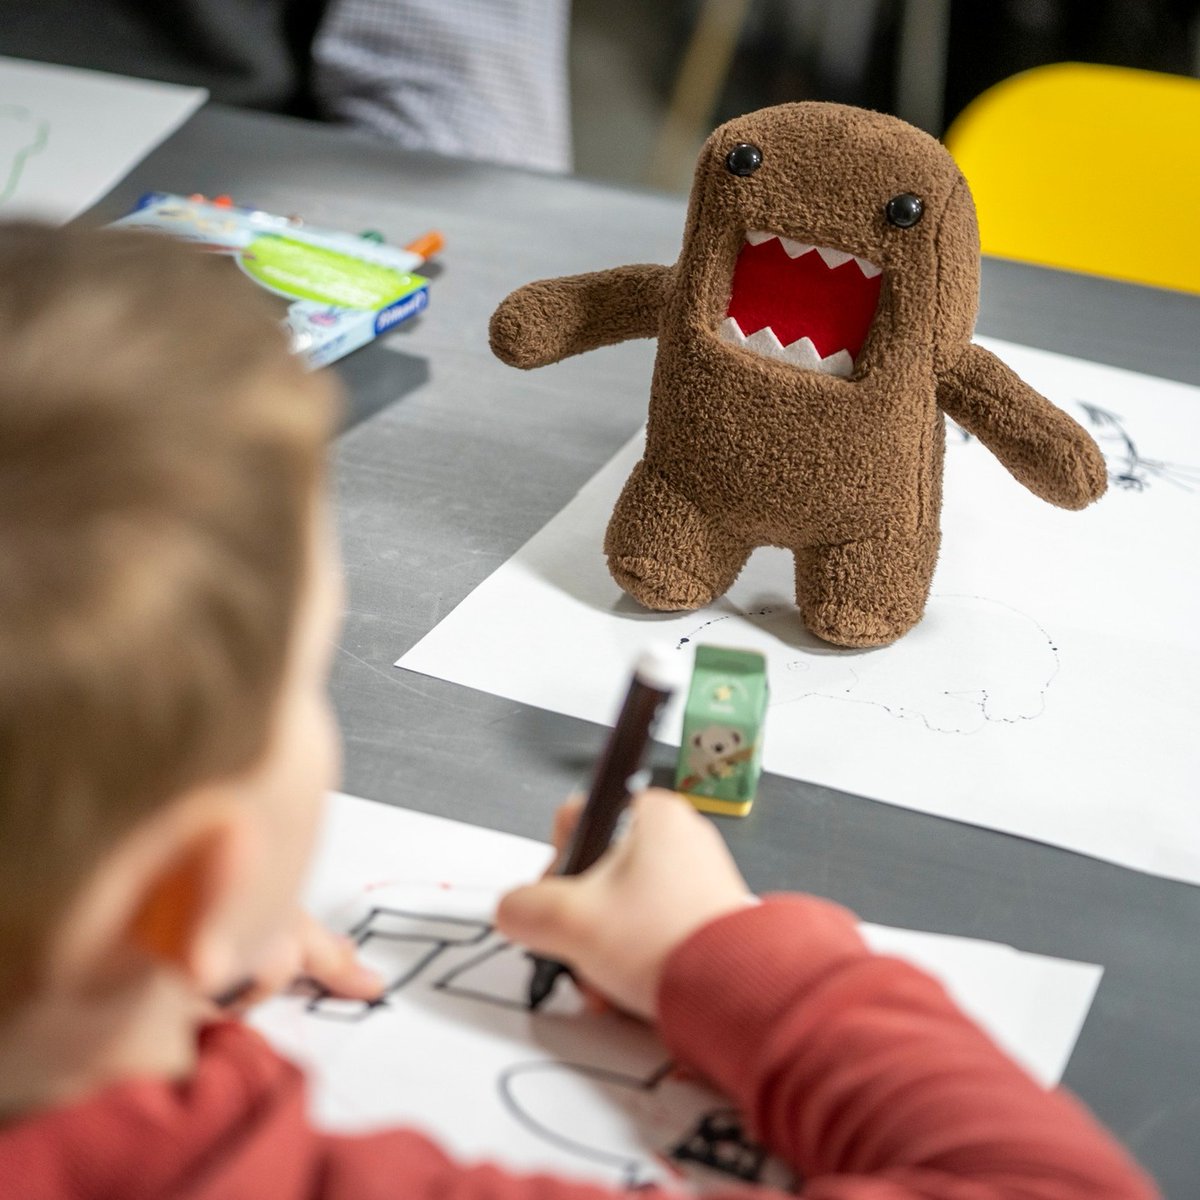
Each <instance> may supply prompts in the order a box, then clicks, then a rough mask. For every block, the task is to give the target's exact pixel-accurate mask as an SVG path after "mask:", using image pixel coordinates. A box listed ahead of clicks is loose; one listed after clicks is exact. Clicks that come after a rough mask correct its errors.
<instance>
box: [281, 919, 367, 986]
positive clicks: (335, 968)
mask: <svg viewBox="0 0 1200 1200" xmlns="http://www.w3.org/2000/svg"><path fill="white" fill-rule="evenodd" d="M306 922H307V924H306V927H305V928H304V931H303V934H302V938H303V962H302V964H301V971H302V973H303V974H304V975H305V976H307V977H308V978H309V979H312V980H314V981H315V982H317V983H319V984H320V985H321V986H322V987H324V988H326V989H327V990H328V991H329V992H331V993H332V994H333V995H335V996H343V997H345V998H346V999H348V1000H374V999H375V998H376V997H377V996H378V995H379V994H380V992H382V991H383V980H382V979H380V978H379V976H378V975H376V974H375V972H374V971H372V970H371V969H370V968H369V967H365V966H363V964H362V963H360V962H359V961H358V947H357V946H355V944H354V943H353V942H352V941H350V940H349V939H348V938H344V937H339V936H337V935H336V934H334V933H331V932H330V931H329V930H328V929H326V928H325V927H324V926H322V925H319V924H318V923H317V922H316V921H314V920H312V918H311V917H309V918H306Z"/></svg>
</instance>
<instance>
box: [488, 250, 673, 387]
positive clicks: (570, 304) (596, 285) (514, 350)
mask: <svg viewBox="0 0 1200 1200" xmlns="http://www.w3.org/2000/svg"><path fill="white" fill-rule="evenodd" d="M674 274H675V272H674V268H672V267H664V266H662V265H660V264H658V263H634V264H632V265H630V266H626V267H614V268H613V269H612V270H611V271H593V272H591V273H589V274H587V275H566V276H563V277H562V278H560V279H540V280H538V281H537V282H536V283H527V284H526V285H525V286H524V287H521V288H517V290H516V291H515V292H512V293H510V294H509V295H507V296H505V298H504V299H503V300H502V301H501V302H500V304H499V306H498V307H497V309H496V311H495V312H494V313H492V320H491V324H490V326H489V328H488V334H489V340H490V341H491V345H492V352H493V353H494V354H495V355H496V357H497V358H499V359H501V360H502V361H504V362H506V363H508V365H509V366H510V367H522V368H524V369H526V370H528V369H529V368H530V367H544V366H546V365H548V364H549V363H554V362H558V361H559V359H562V358H568V357H570V356H571V355H572V354H582V353H583V352H584V351H585V350H594V349H596V348H597V347H599V346H611V345H613V344H614V343H616V342H624V341H628V340H629V339H630V338H643V337H657V336H658V322H659V318H660V317H661V315H662V311H663V307H664V306H665V304H666V299H667V292H668V289H669V288H670V285H671V281H672V279H673V278H674Z"/></svg>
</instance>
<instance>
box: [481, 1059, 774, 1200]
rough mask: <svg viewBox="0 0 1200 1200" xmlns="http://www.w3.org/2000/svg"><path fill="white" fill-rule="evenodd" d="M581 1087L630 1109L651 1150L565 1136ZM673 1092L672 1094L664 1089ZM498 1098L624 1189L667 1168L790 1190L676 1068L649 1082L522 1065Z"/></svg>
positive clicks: (509, 1073)
mask: <svg viewBox="0 0 1200 1200" xmlns="http://www.w3.org/2000/svg"><path fill="white" fill-rule="evenodd" d="M574 1084H583V1085H584V1086H586V1087H589V1088H591V1087H598V1088H602V1089H604V1090H606V1091H607V1092H608V1094H609V1096H610V1098H611V1099H612V1101H613V1104H614V1106H617V1107H620V1108H623V1109H627V1110H631V1117H632V1120H633V1122H635V1123H636V1124H637V1126H638V1129H639V1135H640V1136H642V1137H644V1138H645V1141H646V1143H647V1144H645V1145H644V1146H638V1147H636V1148H634V1147H632V1146H628V1145H626V1146H621V1145H615V1144H613V1145H608V1146H606V1145H604V1144H603V1143H602V1141H601V1140H600V1139H599V1137H598V1136H597V1134H596V1133H595V1132H593V1131H592V1130H590V1129H589V1131H588V1134H587V1135H586V1136H579V1135H577V1134H576V1133H575V1132H574V1130H569V1131H568V1130H566V1129H564V1128H563V1127H562V1126H561V1125H559V1124H558V1123H557V1122H558V1121H559V1120H563V1121H567V1122H569V1121H570V1119H571V1113H570V1110H569V1106H568V1105H567V1104H566V1103H564V1098H565V1094H566V1093H565V1092H564V1091H563V1089H564V1087H565V1086H567V1085H574ZM671 1087H674V1088H675V1092H674V1094H672V1095H669V1096H666V1097H664V1096H663V1095H662V1094H661V1093H662V1092H663V1090H665V1089H668V1088H671ZM499 1089H500V1098H501V1101H502V1103H503V1104H504V1107H505V1108H506V1109H507V1111H508V1112H509V1113H510V1114H511V1116H512V1117H513V1119H514V1120H515V1121H516V1122H517V1123H518V1124H520V1125H521V1126H522V1128H524V1129H525V1130H526V1131H527V1132H529V1133H531V1134H533V1135H534V1136H536V1137H537V1138H539V1139H540V1140H542V1141H544V1142H546V1143H548V1144H549V1145H552V1146H554V1147H555V1148H556V1149H558V1150H561V1151H564V1152H566V1153H568V1154H571V1155H573V1156H574V1157H576V1158H579V1159H582V1160H584V1161H585V1162H589V1163H593V1164H595V1165H597V1166H600V1167H604V1168H606V1169H609V1170H612V1171H614V1172H616V1174H617V1176H618V1179H619V1183H620V1186H622V1187H625V1188H629V1189H636V1188H643V1187H647V1186H650V1185H651V1184H653V1183H655V1182H657V1181H659V1180H660V1179H661V1175H662V1168H663V1167H664V1166H665V1167H666V1170H667V1171H668V1172H669V1173H670V1174H671V1175H676V1176H679V1175H689V1176H693V1177H694V1176H695V1175H696V1173H697V1171H696V1169H697V1168H699V1169H700V1172H699V1173H700V1176H701V1178H703V1174H704V1173H705V1172H712V1173H715V1174H716V1175H717V1176H720V1177H724V1178H726V1179H728V1178H731V1177H732V1178H734V1179H737V1180H739V1181H741V1182H743V1183H766V1182H770V1183H772V1184H775V1185H776V1186H789V1185H791V1184H792V1183H793V1182H794V1181H793V1179H792V1177H791V1175H790V1173H789V1172H787V1171H786V1169H785V1168H784V1167H783V1166H782V1164H780V1163H779V1162H778V1161H777V1160H774V1159H772V1158H771V1157H770V1155H769V1154H768V1153H767V1151H766V1150H765V1149H764V1148H763V1147H762V1146H760V1145H758V1143H756V1142H754V1141H753V1140H752V1139H751V1138H750V1137H749V1136H748V1135H747V1133H746V1131H745V1128H744V1125H743V1122H742V1120H741V1118H740V1117H739V1116H738V1114H737V1112H736V1111H735V1110H734V1109H732V1108H730V1107H729V1106H728V1105H718V1106H717V1107H713V1106H712V1105H713V1097H712V1096H711V1095H710V1094H708V1093H707V1091H706V1090H705V1089H701V1088H699V1087H698V1086H697V1085H695V1084H691V1083H689V1082H687V1081H686V1080H683V1079H681V1078H680V1077H679V1075H678V1073H677V1071H676V1069H675V1065H674V1064H673V1063H671V1062H664V1063H660V1064H659V1065H657V1066H655V1067H654V1068H653V1069H652V1070H651V1071H649V1072H648V1073H646V1074H645V1075H631V1074H627V1073H625V1072H622V1071H614V1070H610V1069H609V1068H607V1067H597V1066H591V1065H587V1064H584V1063H576V1062H561V1061H555V1062H547V1061H538V1062H527V1063H517V1064H515V1065H514V1066H512V1067H509V1068H508V1069H507V1070H506V1071H504V1072H503V1073H502V1075H501V1076H500V1079H499Z"/></svg>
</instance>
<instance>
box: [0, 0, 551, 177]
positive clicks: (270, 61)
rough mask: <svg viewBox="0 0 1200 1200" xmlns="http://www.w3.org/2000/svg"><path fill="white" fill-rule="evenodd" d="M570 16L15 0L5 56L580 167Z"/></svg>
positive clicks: (301, 2) (358, 6)
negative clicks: (573, 127) (574, 159)
mask: <svg viewBox="0 0 1200 1200" xmlns="http://www.w3.org/2000/svg"><path fill="white" fill-rule="evenodd" d="M569 17H570V0H87V2H86V3H84V4H80V3H73V2H72V0H0V54H6V55H11V56H14V57H18V58H31V59H39V60H44V61H49V62H58V63H64V64H66V65H68V66H76V67H90V68H93V69H96V70H102V71H113V72H116V73H118V74H124V75H137V76H142V77H146V78H152V79H162V80H167V81H169V82H173V83H184V84H190V85H193V86H200V87H206V88H208V89H209V91H210V93H211V95H212V98H213V99H214V100H217V101H220V102H221V103H225V104H232V105H238V106H242V107H248V108H257V109H263V110H266V111H269V112H279V113H287V114H289V115H292V116H302V117H311V118H319V119H325V120H331V121H339V122H345V123H348V124H350V125H353V126H356V127H358V128H361V129H365V130H368V131H370V132H371V133H374V134H377V135H381V136H383V137H386V138H389V139H391V140H393V141H395V142H397V143H399V144H400V145H402V146H405V147H407V148H409V149H415V150H433V151H436V152H438V153H441V154H451V155H457V156H460V157H464V158H476V159H486V160H489V161H492V162H507V163H514V164H517V165H520V166H524V167H533V168H535V169H540V170H545V171H568V170H570V167H571V143H570V119H569V100H568V90H567V58H566V53H567V26H568V21H569Z"/></svg>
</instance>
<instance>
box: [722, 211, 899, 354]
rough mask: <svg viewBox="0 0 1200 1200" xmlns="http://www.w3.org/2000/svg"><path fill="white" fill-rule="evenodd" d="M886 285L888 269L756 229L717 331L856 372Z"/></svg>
mask: <svg viewBox="0 0 1200 1200" xmlns="http://www.w3.org/2000/svg"><path fill="white" fill-rule="evenodd" d="M882 283H883V274H882V271H881V268H879V267H877V266H875V264H874V263H870V262H867V260H866V259H863V258H858V257H857V256H856V255H853V254H847V253H846V251H844V250H831V249H830V248H828V247H827V246H810V245H806V244H805V243H803V242H795V241H793V240H792V239H791V238H786V237H781V236H780V235H779V234H775V233H763V232H761V231H759V230H756V229H751V230H748V231H747V232H746V240H745V242H744V243H743V244H742V248H741V250H740V251H739V253H738V259H737V263H736V265H735V266H734V268H733V285H732V289H733V290H732V295H731V296H730V298H729V308H728V310H727V312H726V316H725V319H724V320H723V321H722V322H721V324H720V326H719V327H718V330H717V332H718V334H719V336H720V337H721V338H723V339H724V340H725V341H727V342H732V343H733V344H734V345H735V346H741V347H743V348H744V349H746V350H753V351H755V352H756V353H758V354H762V355H765V356H766V357H768V358H778V359H781V360H782V361H783V362H787V363H791V364H792V366H795V367H803V368H805V369H806V370H809V371H823V372H824V373H825V374H827V375H843V376H845V375H849V374H850V373H851V372H852V371H853V370H854V360H855V359H856V358H857V357H858V354H859V351H860V350H861V349H862V348H863V343H864V342H865V341H866V340H867V334H868V332H869V331H870V328H871V321H872V320H873V319H874V317H875V309H876V307H877V305H878V303H879V289H880V285H881V284H882Z"/></svg>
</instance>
